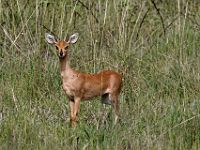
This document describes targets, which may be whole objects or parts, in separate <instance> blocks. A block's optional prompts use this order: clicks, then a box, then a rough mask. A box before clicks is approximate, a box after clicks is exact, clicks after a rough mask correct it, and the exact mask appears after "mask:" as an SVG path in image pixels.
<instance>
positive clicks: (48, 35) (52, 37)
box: [45, 33, 56, 44]
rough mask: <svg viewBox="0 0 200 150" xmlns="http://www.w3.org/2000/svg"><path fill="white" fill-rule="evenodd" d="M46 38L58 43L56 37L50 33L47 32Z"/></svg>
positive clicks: (51, 42) (49, 41)
mask: <svg viewBox="0 0 200 150" xmlns="http://www.w3.org/2000/svg"><path fill="white" fill-rule="evenodd" d="M45 38H46V40H47V42H48V43H49V44H54V43H56V39H55V37H54V36H53V35H51V34H49V33H45Z"/></svg>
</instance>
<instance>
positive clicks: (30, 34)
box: [0, 0, 200, 150]
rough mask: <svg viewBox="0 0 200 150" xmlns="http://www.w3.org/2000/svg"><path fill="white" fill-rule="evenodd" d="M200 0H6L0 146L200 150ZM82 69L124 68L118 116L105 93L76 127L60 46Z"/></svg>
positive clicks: (0, 38)
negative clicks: (116, 119) (72, 39)
mask: <svg viewBox="0 0 200 150" xmlns="http://www.w3.org/2000/svg"><path fill="white" fill-rule="evenodd" d="M199 6H200V1H198V0H174V1H173V0H143V1H141V0H121V1H120V0H97V1H92V0H71V1H69V0H58V1H55V0H54V1H53V0H35V1H34V0H32V1H29V0H0V70H1V73H0V149H69V150H70V149H113V150H115V149H121V150H123V149H198V148H199V147H200V114H199V113H200V107H199V106H200V49H199V48H200V32H199V31H200V7H199ZM50 31H52V32H53V33H55V34H56V35H57V36H58V37H59V38H66V37H68V36H69V35H71V34H72V33H74V32H78V33H79V39H78V42H77V44H76V45H74V46H72V47H71V48H70V60H71V66H72V67H73V68H74V69H75V70H79V71H80V72H87V73H96V72H99V71H100V70H102V69H113V70H116V71H119V72H121V73H123V75H124V79H123V89H122V92H121V96H120V112H121V120H120V123H119V124H117V125H116V126H115V125H114V124H113V113H112V109H111V107H110V106H104V105H102V104H101V103H100V100H99V98H96V99H94V100H93V101H86V102H82V103H81V110H80V113H79V122H78V126H77V128H75V129H73V128H71V127H70V125H69V106H68V100H67V98H66V95H65V93H64V92H63V90H62V87H61V84H62V83H61V79H60V72H59V61H58V57H57V55H56V50H55V48H53V47H52V46H50V45H48V44H47V43H46V41H45V38H44V35H45V32H50Z"/></svg>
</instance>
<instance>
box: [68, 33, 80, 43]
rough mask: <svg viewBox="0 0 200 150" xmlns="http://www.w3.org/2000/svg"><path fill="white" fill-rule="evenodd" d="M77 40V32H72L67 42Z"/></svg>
mask: <svg viewBox="0 0 200 150" xmlns="http://www.w3.org/2000/svg"><path fill="white" fill-rule="evenodd" d="M77 40H78V33H74V34H72V35H71V36H70V37H69V41H68V42H69V43H71V44H74V43H76V41H77Z"/></svg>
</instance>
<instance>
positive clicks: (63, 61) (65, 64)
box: [59, 55, 76, 77]
mask: <svg viewBox="0 0 200 150" xmlns="http://www.w3.org/2000/svg"><path fill="white" fill-rule="evenodd" d="M59 59H60V71H61V76H62V77H64V76H65V77H66V76H73V75H74V74H76V73H75V71H74V70H73V69H72V68H71V67H70V65H69V59H68V56H67V55H65V56H64V57H63V58H59Z"/></svg>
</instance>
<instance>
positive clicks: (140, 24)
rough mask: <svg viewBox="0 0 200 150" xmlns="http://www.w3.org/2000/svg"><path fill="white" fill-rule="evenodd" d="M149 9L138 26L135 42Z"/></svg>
mask: <svg viewBox="0 0 200 150" xmlns="http://www.w3.org/2000/svg"><path fill="white" fill-rule="evenodd" d="M149 10H150V8H148V9H147V11H146V12H145V14H144V16H143V18H142V21H141V22H140V25H139V28H138V31H137V34H136V41H137V39H138V36H139V33H140V29H141V28H142V24H143V23H144V20H145V18H146V16H147V14H148V12H149Z"/></svg>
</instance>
